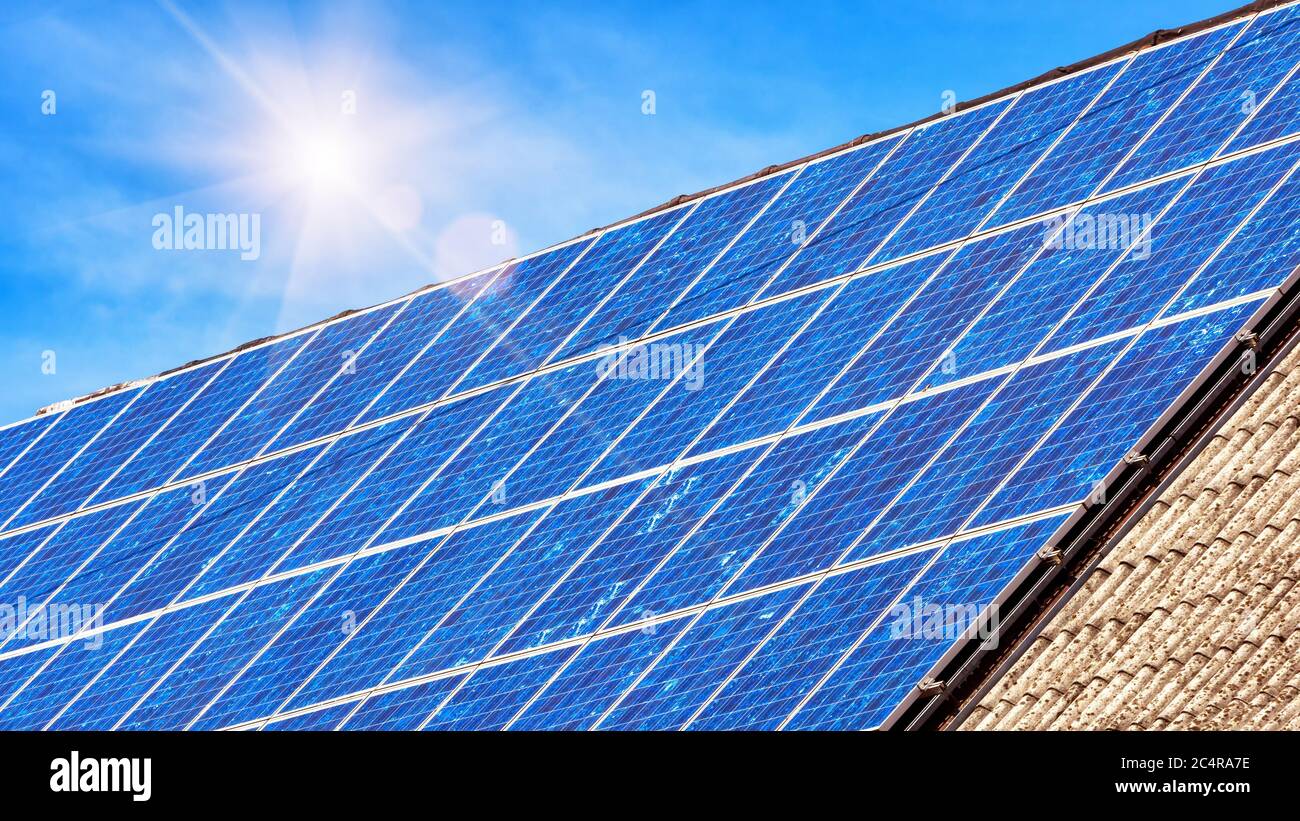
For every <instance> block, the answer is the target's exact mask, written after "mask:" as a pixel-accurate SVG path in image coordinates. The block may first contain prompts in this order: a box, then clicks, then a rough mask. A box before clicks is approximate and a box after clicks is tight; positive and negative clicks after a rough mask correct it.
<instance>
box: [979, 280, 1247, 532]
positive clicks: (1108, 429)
mask: <svg viewBox="0 0 1300 821" xmlns="http://www.w3.org/2000/svg"><path fill="white" fill-rule="evenodd" d="M1258 307H1259V303H1257V302H1255V303H1248V304H1246V305H1238V306H1236V307H1234V308H1228V309H1226V310H1223V311H1219V312H1218V313H1213V314H1207V315H1206V316H1202V317H1197V318H1195V319H1188V320H1185V321H1183V322H1179V323H1175V324H1172V325H1165V326H1163V327H1160V328H1154V329H1152V330H1150V331H1147V332H1146V333H1144V334H1143V335H1142V336H1141V338H1139V339H1138V341H1137V342H1136V344H1135V345H1134V347H1133V348H1132V349H1131V350H1129V351H1128V352H1127V353H1126V354H1125V355H1124V356H1123V357H1122V358H1121V359H1120V360H1119V362H1118V363H1117V364H1116V365H1115V368H1114V369H1113V370H1111V371H1110V372H1109V373H1108V374H1106V376H1105V377H1103V378H1102V380H1101V381H1100V382H1099V383H1098V384H1097V386H1096V387H1095V388H1094V389H1093V390H1092V391H1091V392H1090V393H1089V394H1088V396H1087V398H1086V399H1084V401H1083V404H1081V405H1080V406H1079V407H1078V408H1076V409H1075V410H1074V411H1073V412H1072V413H1071V414H1070V415H1069V416H1068V417H1067V418H1066V419H1065V421H1064V422H1063V423H1062V424H1061V426H1060V427H1059V428H1057V429H1056V430H1055V431H1054V432H1053V433H1052V435H1051V436H1050V437H1048V439H1047V441H1046V442H1044V443H1043V444H1042V446H1041V447H1039V449H1038V450H1037V451H1035V453H1034V455H1033V456H1032V457H1030V459H1029V461H1028V462H1027V463H1025V465H1023V466H1022V467H1021V468H1020V469H1019V470H1017V471H1016V472H1015V473H1014V474H1013V475H1012V476H1011V478H1010V480H1009V481H1008V482H1007V484H1006V486H1005V487H1003V488H1002V490H1001V491H999V492H998V494H997V495H996V496H994V497H993V499H992V500H991V501H990V502H989V504H988V506H987V507H985V508H984V510H982V511H981V512H980V514H979V515H978V516H977V517H976V518H975V520H974V522H973V523H972V526H975V527H978V526H980V525H981V524H985V523H988V522H995V521H1001V520H1004V519H1014V518H1016V517H1018V516H1021V515H1024V514H1027V513H1031V512H1033V511H1036V510H1047V509H1050V508H1053V507H1056V506H1057V505H1063V504H1066V503H1068V502H1075V501H1082V500H1083V498H1084V497H1085V496H1088V495H1090V494H1091V491H1092V490H1093V489H1094V486H1095V484H1096V483H1097V482H1098V481H1100V480H1101V479H1102V477H1104V476H1105V475H1106V474H1107V473H1108V472H1109V471H1110V469H1111V468H1112V467H1114V466H1115V465H1116V464H1118V463H1119V461H1120V459H1122V458H1123V456H1124V454H1125V453H1126V452H1127V451H1128V450H1129V448H1131V447H1133V446H1134V445H1136V444H1137V440H1138V438H1139V437H1140V436H1141V435H1142V434H1143V433H1145V432H1146V430H1147V428H1149V427H1150V426H1151V425H1152V424H1154V423H1155V421H1156V419H1157V418H1158V417H1159V416H1160V414H1161V413H1163V412H1164V410H1165V409H1166V408H1167V407H1169V405H1170V403H1171V402H1173V400H1174V399H1175V398H1176V397H1177V396H1178V394H1179V393H1181V392H1182V390H1183V389H1184V388H1185V387H1186V386H1187V385H1188V384H1189V383H1190V382H1191V380H1192V378H1193V377H1195V376H1196V374H1197V373H1199V372H1200V371H1201V370H1202V369H1203V368H1204V367H1205V366H1206V365H1208V364H1209V363H1210V360H1211V359H1213V358H1214V355H1215V354H1216V353H1218V352H1219V350H1221V349H1222V348H1223V346H1224V344H1225V343H1227V342H1228V340H1230V339H1231V338H1232V335H1233V333H1235V332H1236V331H1237V329H1239V328H1240V327H1241V325H1242V323H1243V322H1244V321H1245V320H1246V319H1247V318H1248V317H1249V316H1250V314H1251V313H1252V312H1253V311H1254V310H1255V309H1256V308H1258Z"/></svg>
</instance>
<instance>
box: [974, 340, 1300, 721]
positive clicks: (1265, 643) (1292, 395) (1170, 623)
mask: <svg viewBox="0 0 1300 821" xmlns="http://www.w3.org/2000/svg"><path fill="white" fill-rule="evenodd" d="M1297 581H1300V349H1297V350H1295V351H1293V352H1292V353H1290V354H1289V355H1288V356H1287V357H1286V358H1285V359H1284V360H1283V361H1282V363H1281V364H1280V365H1279V366H1278V367H1277V368H1276V369H1275V370H1274V371H1273V373H1271V374H1270V375H1269V376H1268V377H1267V379H1266V381H1265V382H1264V384H1263V386H1262V387H1261V388H1260V389H1259V390H1258V391H1256V392H1255V394H1253V395H1252V396H1251V398H1250V399H1249V401H1247V402H1246V404H1244V405H1243V406H1242V407H1241V408H1240V409H1239V410H1238V411H1237V412H1236V413H1235V414H1233V416H1232V417H1231V418H1230V419H1229V420H1228V421H1227V422H1226V423H1225V424H1224V425H1223V426H1222V427H1221V428H1220V429H1219V430H1218V432H1217V433H1216V434H1215V436H1214V438H1213V440H1212V441H1211V443H1210V445H1209V446H1208V447H1207V448H1206V449H1205V450H1204V451H1202V452H1201V454H1200V455H1199V456H1197V457H1196V459H1195V460H1193V462H1192V463H1191V464H1190V465H1189V466H1188V467H1187V468H1186V469H1184V470H1183V471H1182V472H1181V473H1180V474H1179V475H1178V477H1177V479H1176V480H1175V481H1174V483H1173V484H1172V485H1171V486H1170V487H1169V488H1168V490H1166V491H1165V492H1164V493H1163V494H1162V495H1161V496H1160V498H1159V499H1158V501H1157V502H1156V503H1155V505H1154V506H1153V507H1152V508H1151V509H1150V510H1149V511H1148V512H1147V513H1146V514H1145V515H1144V516H1142V518H1141V519H1140V520H1139V521H1138V522H1137V524H1136V526H1135V527H1134V528H1133V530H1131V531H1130V532H1129V534H1128V535H1127V536H1126V537H1125V538H1124V539H1123V540H1122V541H1121V542H1120V544H1119V545H1118V547H1117V548H1116V549H1115V550H1114V551H1113V552H1112V553H1110V554H1109V555H1108V556H1106V557H1105V558H1104V559H1103V561H1102V562H1101V563H1100V565H1099V566H1098V567H1097V568H1096V570H1095V571H1094V572H1093V574H1092V575H1091V576H1090V577H1089V578H1088V579H1087V581H1086V583H1085V585H1084V586H1083V588H1082V589H1081V590H1079V591H1078V592H1077V593H1076V594H1075V595H1074V596H1073V597H1071V598H1070V599H1069V600H1068V601H1067V602H1066V603H1065V605H1064V607H1063V608H1062V609H1061V611H1060V612H1058V613H1057V615H1056V617H1055V618H1053V619H1052V620H1051V621H1050V622H1049V623H1048V625H1047V626H1046V628H1045V629H1044V630H1043V631H1042V633H1041V634H1040V635H1039V636H1038V637H1037V638H1036V639H1034V641H1033V642H1032V644H1031V645H1030V646H1029V648H1028V650H1027V651H1026V652H1025V654H1024V655H1023V656H1022V657H1021V658H1020V660H1019V661H1018V662H1017V663H1016V664H1015V665H1014V667H1012V668H1011V669H1010V670H1009V671H1008V672H1007V673H1006V674H1004V675H1003V676H1002V677H1001V678H1000V679H999V680H998V681H997V683H996V684H995V685H994V687H993V689H992V690H991V691H990V692H989V693H988V694H987V695H986V696H985V697H984V698H983V699H982V700H981V701H980V703H979V705H978V707H976V708H975V709H974V710H973V711H972V713H971V714H970V716H969V717H968V718H967V719H966V721H965V722H964V724H963V725H962V728H963V729H1000V730H1001V729H1076V730H1077V729H1162V728H1172V729H1300V697H1298V696H1300V587H1297Z"/></svg>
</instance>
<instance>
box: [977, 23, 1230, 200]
mask: <svg viewBox="0 0 1300 821" xmlns="http://www.w3.org/2000/svg"><path fill="white" fill-rule="evenodd" d="M1240 28H1241V24H1240V23H1236V24H1233V25H1230V26H1225V27H1223V28H1218V29H1214V30H1213V31H1208V32H1206V33H1204V34H1200V35H1197V36H1194V37H1187V38H1184V39H1182V40H1175V41H1174V42H1172V43H1169V44H1168V45H1165V46H1163V47H1162V48H1157V49H1153V50H1150V51H1144V52H1139V53H1138V55H1137V56H1136V57H1134V58H1133V60H1132V62H1131V63H1129V64H1128V65H1127V66H1126V67H1125V68H1124V71H1123V73H1121V74H1120V75H1119V78H1118V79H1116V81H1115V83H1114V84H1113V85H1112V86H1111V87H1110V89H1109V90H1107V92H1106V93H1105V95H1104V96H1103V97H1102V98H1101V99H1100V100H1098V101H1097V103H1096V104H1095V105H1094V106H1093V107H1092V108H1091V109H1090V110H1089V111H1088V112H1087V113H1085V114H1084V115H1083V117H1082V118H1081V119H1080V120H1079V122H1078V123H1077V124H1075V126H1074V127H1073V128H1071V129H1070V131H1069V132H1068V133H1067V134H1066V135H1065V137H1064V139H1062V140H1061V142H1060V143H1059V144H1058V145H1057V146H1056V147H1055V148H1053V149H1052V151H1051V153H1050V154H1048V156H1047V158H1046V159H1045V160H1044V161H1043V162H1042V163H1041V164H1040V165H1039V166H1038V167H1037V168H1035V169H1034V171H1033V173H1032V174H1030V175H1029V177H1028V178H1027V179H1026V180H1025V181H1024V182H1022V183H1021V184H1020V185H1018V186H1017V187H1016V189H1015V191H1013V192H1012V194H1011V196H1010V197H1008V198H1007V200H1006V202H1004V203H1003V204H1002V205H1000V206H998V209H997V211H996V212H994V216H993V224H995V225H1005V224H1006V223H1009V222H1014V221H1016V220H1020V219H1024V218H1025V217H1029V216H1032V215H1034V214H1037V213H1040V212H1043V211H1048V210H1051V209H1053V208H1057V207H1059V206H1062V205H1065V204H1067V203H1070V202H1075V201H1078V200H1082V199H1083V198H1084V197H1086V196H1087V195H1088V194H1090V193H1091V192H1093V191H1095V190H1096V189H1097V188H1098V187H1099V186H1100V185H1101V184H1102V182H1103V181H1104V180H1105V178H1106V177H1107V175H1109V174H1110V173H1111V172H1112V171H1113V170H1114V168H1115V166H1116V164H1117V163H1118V162H1120V161H1121V160H1123V159H1124V157H1125V155H1127V154H1128V152H1129V151H1131V150H1133V147H1134V146H1136V145H1137V144H1138V142H1139V141H1140V140H1141V139H1142V136H1143V134H1144V133H1145V132H1146V130H1147V129H1149V128H1150V127H1151V126H1152V125H1154V124H1155V122H1156V121H1157V120H1158V119H1159V118H1160V116H1161V115H1162V114H1164V112H1165V111H1166V110H1168V108H1169V107H1170V106H1171V105H1173V103H1174V102H1175V101H1176V100H1177V99H1178V97H1179V95H1181V94H1182V93H1183V92H1184V91H1185V90H1187V88H1188V87H1190V86H1191V85H1192V83H1193V82H1195V81H1196V79H1197V77H1199V76H1200V74H1201V72H1202V71H1204V70H1205V69H1206V68H1207V67H1208V66H1209V64H1210V63H1211V61H1213V60H1214V59H1215V57H1216V56H1218V54H1219V52H1221V51H1222V50H1223V48H1224V47H1225V46H1227V45H1228V43H1229V42H1230V41H1231V40H1232V38H1233V37H1234V36H1235V35H1236V34H1237V33H1238V31H1239V29H1240Z"/></svg>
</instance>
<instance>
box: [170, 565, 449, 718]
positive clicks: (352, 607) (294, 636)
mask: <svg viewBox="0 0 1300 821" xmlns="http://www.w3.org/2000/svg"><path fill="white" fill-rule="evenodd" d="M434 547H436V544H433V543H430V542H417V543H416V544H413V545H407V546H406V547H400V548H397V549H395V550H389V551H385V552H383V553H374V554H371V555H369V556H362V557H359V558H357V559H355V560H353V561H352V562H350V563H349V564H348V565H347V566H346V567H343V568H341V569H339V570H338V571H337V575H336V576H333V577H332V578H330V579H329V581H327V582H326V583H325V585H324V587H323V588H322V592H321V593H320V595H319V596H318V597H317V598H316V599H315V600H314V601H312V602H311V603H310V604H309V605H307V607H306V608H304V609H303V610H302V612H301V613H299V614H297V615H295V616H293V617H292V619H291V621H290V623H289V624H288V625H287V626H286V627H285V629H284V632H282V633H281V634H280V635H279V636H278V637H276V638H275V640H274V641H273V642H272V643H271V644H269V645H267V646H266V647H265V648H263V650H262V651H261V653H260V655H259V656H258V657H257V659H256V660H255V661H253V662H252V663H251V664H250V665H249V666H248V667H247V668H246V669H245V670H244V671H243V672H242V673H240V674H239V676H238V677H237V678H235V679H234V680H233V681H231V682H230V684H229V686H228V689H226V690H225V692H223V693H221V695H220V696H218V697H217V698H216V700H215V701H214V702H213V703H212V704H211V705H209V706H208V707H207V708H206V709H205V711H204V712H203V714H202V715H201V716H200V717H199V719H198V720H197V721H196V722H195V723H194V727H193V729H196V730H216V729H220V728H222V727H228V726H232V725H235V724H243V723H244V722H246V721H252V720H253V719H256V718H258V717H259V716H264V715H270V714H272V713H273V712H275V709H276V708H277V707H279V706H280V704H281V703H283V702H284V701H285V699H287V698H288V697H289V696H290V695H292V694H293V692H294V690H296V689H297V687H298V685H300V684H301V683H302V682H303V679H305V678H306V677H307V676H308V675H309V674H310V673H311V671H312V670H315V669H316V668H317V667H318V666H319V665H320V664H321V662H323V661H324V660H325V659H326V657H327V656H328V655H329V654H330V653H331V652H333V651H334V650H335V649H336V648H337V647H338V646H339V645H340V644H342V643H343V641H344V639H346V638H347V637H348V635H349V634H350V633H352V632H353V631H354V630H356V628H357V626H358V625H359V624H361V623H362V622H364V621H365V620H366V619H367V618H368V617H369V616H370V614H371V613H373V612H374V609H375V607H376V606H378V605H379V603H380V602H381V601H383V599H384V598H385V597H386V596H387V595H388V593H389V592H390V591H391V590H392V589H393V588H394V587H396V586H397V585H398V584H399V583H400V582H401V581H402V579H404V578H406V576H407V575H409V574H410V572H411V571H412V570H414V569H415V565H416V563H417V562H419V561H420V560H421V559H422V558H424V557H425V556H426V555H428V553H429V551H430V550H432V549H433V548H434Z"/></svg>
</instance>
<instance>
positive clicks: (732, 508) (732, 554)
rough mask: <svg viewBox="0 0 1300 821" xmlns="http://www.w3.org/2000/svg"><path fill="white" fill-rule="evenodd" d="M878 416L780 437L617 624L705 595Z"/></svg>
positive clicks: (793, 507) (706, 597) (676, 607)
mask: <svg viewBox="0 0 1300 821" xmlns="http://www.w3.org/2000/svg"><path fill="white" fill-rule="evenodd" d="M877 418H878V417H877V416H875V415H871V414H868V415H866V416H860V417H857V418H855V419H849V420H847V421H844V422H839V423H837V424H834V425H827V426H826V427H822V428H817V429H816V430H812V431H809V432H807V433H802V434H800V435H798V436H793V437H789V438H786V439H783V440H781V442H780V443H779V444H777V445H776V447H774V448H773V449H772V450H771V451H770V452H769V453H767V454H765V455H764V456H763V457H761V460H760V461H759V462H758V464H757V465H756V466H754V469H753V472H752V473H750V474H749V475H748V476H746V477H745V478H744V480H743V481H741V482H740V483H739V484H738V485H736V486H735V487H734V489H732V490H730V491H729V492H728V495H727V496H726V498H725V499H723V501H722V502H721V504H719V505H718V507H717V508H716V509H714V510H713V511H712V512H710V514H709V517H708V519H707V520H705V521H704V523H703V524H702V525H701V526H700V528H699V530H697V531H695V532H694V533H693V534H691V536H690V537H689V538H688V539H687V540H686V541H685V542H684V543H682V544H681V546H679V547H678V548H677V549H676V550H675V551H673V554H672V556H670V557H669V559H668V561H667V562H665V563H664V564H663V566H662V567H660V568H659V569H658V570H656V571H655V572H654V574H653V575H651V576H650V578H649V579H648V580H647V581H646V583H645V586H644V587H642V588H641V590H640V591H638V592H637V593H636V594H635V595H634V596H633V597H632V599H631V600H630V601H629V602H628V605H627V606H626V607H625V608H623V610H621V611H620V612H619V614H618V616H617V617H616V618H615V624H626V623H627V622H629V621H631V620H634V619H636V618H638V616H639V614H642V613H671V612H673V611H675V610H679V609H681V608H683V607H689V606H692V605H697V604H703V603H705V602H707V601H710V600H711V599H712V598H713V597H714V596H715V595H716V594H717V593H718V592H719V591H720V590H721V589H722V588H723V586H725V585H726V584H727V582H729V581H731V579H732V578H734V577H735V575H736V574H737V573H739V572H740V570H741V568H742V567H744V565H745V563H746V562H747V561H748V560H749V558H750V557H751V556H753V555H754V551H756V550H758V549H759V548H760V547H761V546H762V545H763V543H764V542H766V541H767V539H768V537H769V536H771V535H772V534H773V533H775V532H776V530H777V528H779V527H781V526H782V525H783V524H784V523H785V522H786V521H787V520H788V519H789V518H790V517H791V516H792V515H793V514H794V513H795V511H796V510H798V509H799V505H800V503H801V502H802V501H803V500H804V499H805V498H807V497H808V496H809V495H810V494H812V493H814V492H816V491H817V489H818V488H819V487H820V486H821V485H822V483H823V482H824V481H825V480H826V478H827V477H828V476H829V475H830V473H831V471H832V470H834V468H835V466H836V465H838V464H839V463H840V462H842V461H843V460H844V459H845V457H847V456H848V455H849V451H850V449H851V448H852V447H853V445H854V444H856V443H857V442H858V441H859V440H860V439H861V438H862V436H863V434H864V433H865V432H866V430H867V428H868V427H869V426H870V425H872V424H873V423H874V422H875V421H876V420H877Z"/></svg>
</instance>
